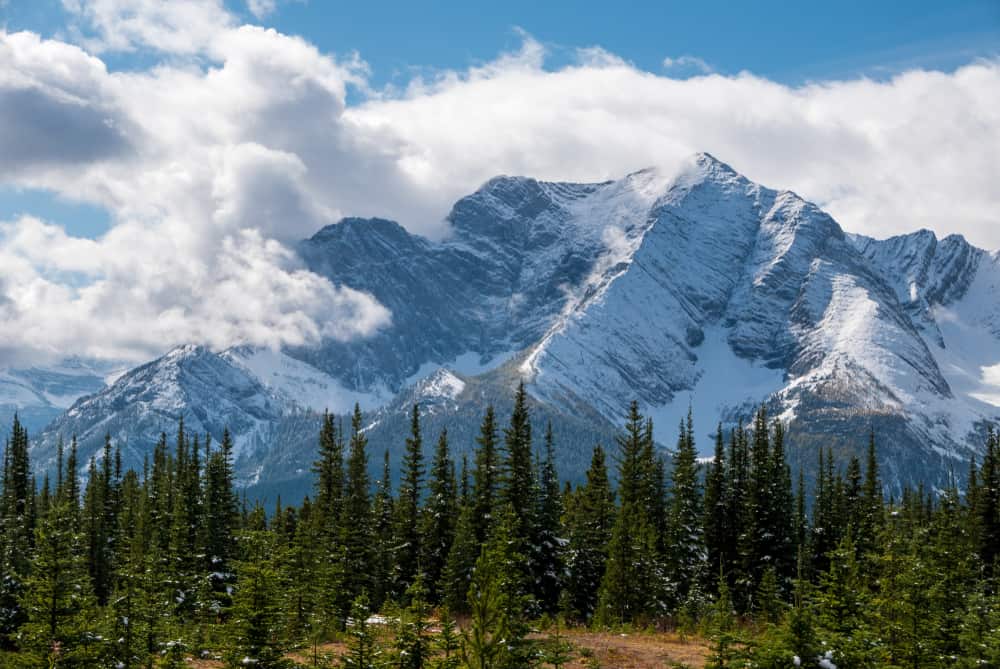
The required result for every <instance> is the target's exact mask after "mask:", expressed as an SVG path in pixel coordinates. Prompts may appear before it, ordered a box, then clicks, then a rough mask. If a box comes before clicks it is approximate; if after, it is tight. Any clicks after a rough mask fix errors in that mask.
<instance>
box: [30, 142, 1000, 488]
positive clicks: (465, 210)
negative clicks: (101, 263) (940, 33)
mask: <svg viewBox="0 0 1000 669" xmlns="http://www.w3.org/2000/svg"><path fill="white" fill-rule="evenodd" d="M448 223H449V224H450V234H449V235H448V236H447V237H446V238H445V239H444V240H442V241H431V240H428V239H425V238H423V237H419V236H416V235H413V234H410V233H409V232H407V231H406V229H405V228H403V227H402V226H400V225H398V224H397V223H394V222H391V221H386V220H381V219H357V218H348V219H344V220H342V221H340V222H339V223H336V224H334V225H331V226H328V227H326V228H323V229H322V230H320V231H318V232H317V233H316V234H315V235H314V236H313V237H311V238H309V239H307V240H303V241H302V242H301V243H300V244H299V245H298V247H297V251H298V253H299V255H300V256H301V258H302V260H303V262H304V263H305V264H306V266H307V267H308V268H309V269H311V270H312V271H313V272H316V273H318V274H321V275H323V276H325V277H327V278H329V279H330V280H331V281H332V282H333V283H335V284H338V285H347V286H350V287H352V288H354V289H357V290H361V291H364V292H367V293H369V294H371V295H372V296H373V297H375V298H376V299H377V300H378V301H379V302H381V303H382V304H383V305H385V306H386V307H387V308H389V309H390V310H391V311H392V322H391V324H390V325H389V326H387V327H386V328H384V329H383V330H381V331H379V332H377V333H376V334H375V335H373V336H371V337H369V338H367V339H363V340H357V341H353V342H347V343H343V342H337V341H333V340H330V341H324V342H323V343H322V344H321V345H319V346H315V347H309V348H291V349H288V350H285V351H282V352H269V351H261V350H255V349H251V348H246V347H241V348H236V349H231V350H229V351H224V352H221V353H212V352H210V351H207V350H205V349H200V348H197V347H184V348H182V349H178V350H177V351H173V352H171V353H170V354H168V355H167V356H166V357H164V358H162V359H160V360H158V361H155V362H153V363H150V364H149V365H146V366H144V367H140V368H138V369H136V370H133V371H131V372H129V373H128V374H126V375H125V376H123V377H122V378H121V379H119V380H118V381H117V382H116V383H114V384H113V385H111V386H110V387H109V388H107V389H106V390H104V391H102V392H101V393H99V394H97V395H95V396H93V397H90V398H86V399H83V400H80V401H79V402H78V403H77V404H76V405H74V406H73V407H72V408H71V409H70V410H69V411H68V412H67V413H66V414H65V415H64V416H62V417H61V418H59V419H58V420H57V421H56V422H54V423H53V424H52V426H51V427H50V428H49V429H48V430H47V431H46V432H45V434H44V435H43V436H42V439H41V441H40V444H41V445H40V446H39V447H38V448H39V449H40V453H41V452H49V453H50V452H51V449H52V448H53V446H52V445H53V444H54V443H55V441H56V439H57V438H58V435H60V434H61V435H68V434H70V433H71V432H76V433H77V434H79V435H83V434H84V433H86V435H87V436H86V440H87V442H86V443H87V444H88V445H89V444H92V443H96V440H97V438H98V436H99V435H100V436H103V433H104V432H106V431H108V430H109V429H110V430H111V432H112V436H113V437H118V438H120V439H126V438H127V439H128V440H129V444H130V447H133V448H134V449H135V456H138V455H139V454H140V453H142V452H144V451H145V450H147V449H148V448H149V445H150V444H151V443H152V442H151V440H152V439H153V438H154V437H155V435H156V434H158V433H159V431H160V430H164V429H168V430H172V429H173V427H170V424H171V423H172V422H173V421H176V418H177V417H178V416H179V415H181V414H182V413H183V414H184V415H185V419H186V421H187V424H188V425H189V426H191V427H192V428H195V429H198V430H200V431H203V432H204V431H208V432H210V433H212V434H213V435H216V438H217V433H218V432H219V431H220V430H221V427H222V426H223V425H227V424H228V425H229V427H230V429H231V430H232V431H233V432H234V434H236V435H237V437H238V440H239V444H240V448H239V453H240V457H241V458H242V459H243V465H242V468H241V472H243V474H242V475H243V476H244V480H245V481H247V482H251V483H255V484H256V485H258V486H260V485H265V484H267V481H268V480H272V481H275V485H276V486H278V488H280V489H282V490H286V491H289V490H291V491H294V490H299V493H300V494H301V488H302V485H303V481H304V480H305V479H306V478H307V477H308V471H309V470H308V468H309V462H311V458H312V457H313V456H312V449H313V442H314V440H315V435H314V434H310V433H309V430H310V429H311V427H310V426H311V425H313V424H314V423H315V421H316V419H317V414H318V412H320V411H322V410H323V409H330V410H331V411H334V412H335V413H344V412H346V410H347V409H348V408H349V407H350V406H351V405H352V404H353V402H354V401H358V402H360V403H361V404H362V406H363V408H365V409H368V410H369V417H370V422H369V424H368V425H367V427H368V429H369V435H370V439H371V443H372V460H373V468H375V467H376V466H377V464H378V463H377V462H375V461H376V460H378V459H379V458H378V455H379V454H380V452H381V450H382V449H385V448H388V449H389V450H390V451H393V452H396V449H398V444H397V442H401V440H402V436H403V435H404V434H405V431H406V425H407V422H406V419H405V416H406V412H407V411H408V410H409V407H410V406H411V405H412V404H413V403H414V402H420V403H421V404H422V405H425V406H426V408H427V411H428V413H429V414H430V416H429V418H428V421H425V425H426V426H427V428H428V435H427V442H428V448H430V444H431V443H432V442H433V440H434V437H435V436H436V435H435V433H436V431H437V429H438V428H439V427H445V426H446V427H448V429H449V432H450V433H451V434H452V437H453V443H456V444H457V445H458V446H459V447H460V449H467V448H469V447H470V445H471V439H472V436H473V435H474V433H475V429H476V427H477V426H478V422H479V419H480V417H481V412H482V407H483V405H484V404H485V403H486V402H488V401H493V402H495V403H496V404H497V405H498V410H500V409H502V408H503V407H506V404H504V402H505V399H504V398H509V397H510V396H511V394H512V389H513V387H514V386H515V385H516V383H517V382H518V381H519V380H524V381H525V382H526V383H527V385H528V391H529V393H530V395H531V396H532V398H533V402H534V407H535V411H536V418H537V419H538V422H539V427H541V425H542V424H543V423H544V422H547V421H551V422H552V423H553V425H554V426H555V429H556V434H557V439H558V440H559V448H560V454H561V457H562V459H563V464H564V465H565V466H566V467H567V470H566V471H565V473H566V474H567V475H568V476H572V477H576V476H578V475H579V474H580V473H581V472H582V469H583V467H582V466H580V468H579V470H577V469H576V466H577V464H578V463H583V462H584V461H585V460H584V459H582V455H581V454H585V453H587V452H589V449H590V446H591V445H592V442H593V441H595V440H601V441H603V442H608V441H609V440H610V439H611V438H612V435H613V431H614V426H615V425H617V424H619V423H620V420H621V416H622V415H623V412H624V410H625V408H626V405H627V403H628V402H629V401H630V400H631V399H633V398H635V399H638V400H639V401H640V403H641V404H642V407H643V410H644V411H645V412H646V413H648V414H649V415H651V416H652V417H653V418H654V419H655V422H656V424H657V425H658V437H659V439H660V441H661V442H663V443H671V442H672V440H673V438H674V429H675V426H676V424H677V422H678V421H679V420H680V419H681V418H682V417H683V416H684V415H685V414H686V413H687V411H688V409H689V407H691V408H693V410H694V415H695V418H696V429H697V436H698V439H699V444H700V445H701V447H702V450H703V451H704V452H707V451H708V450H709V448H710V435H711V433H713V432H714V429H715V426H716V424H717V422H718V421H723V422H724V423H726V424H732V423H735V422H736V421H737V420H739V419H740V418H747V417H748V416H749V415H750V413H751V411H752V408H753V406H755V405H758V404H760V403H762V402H763V403H766V404H767V405H768V407H769V410H770V411H771V413H772V415H773V416H776V417H779V418H780V419H781V420H782V421H783V422H785V423H786V425H787V426H788V428H789V453H790V456H791V459H792V465H793V467H795V468H798V467H800V466H801V467H802V468H804V469H805V470H806V471H807V472H808V471H809V470H810V469H811V468H812V467H813V466H814V463H815V460H816V451H817V449H818V447H819V446H821V445H822V446H824V447H826V446H829V447H832V448H835V449H836V450H837V451H838V452H840V453H841V454H842V455H846V454H847V453H849V452H857V451H858V450H859V449H861V448H863V447H864V445H865V444H866V443H867V436H868V433H869V432H870V431H871V430H874V431H875V432H876V434H877V435H878V439H879V444H880V458H881V460H882V463H883V471H884V473H885V476H886V481H887V483H888V484H889V485H890V486H892V487H898V486H899V485H901V484H903V483H904V482H908V481H914V480H921V481H926V482H928V483H929V484H931V485H935V484H938V485H939V484H941V483H943V482H944V481H945V480H946V479H947V477H948V475H949V472H950V471H951V470H952V469H954V470H956V471H957V472H959V473H962V472H964V471H965V466H964V461H966V460H967V459H968V457H969V456H970V455H971V454H972V453H974V452H976V450H977V449H978V448H979V444H981V443H982V434H983V432H984V430H985V429H986V426H987V425H988V424H989V423H991V422H994V421H996V420H997V419H998V418H1000V408H998V406H1000V257H998V256H997V255H996V254H991V253H988V252H986V251H983V250H980V249H976V248H975V247H973V246H971V245H970V244H968V243H967V242H966V241H965V240H964V239H962V238H961V237H948V238H945V239H943V240H938V239H937V238H936V237H935V236H934V235H933V234H932V233H929V232H926V231H921V232H917V233H914V234H912V235H905V236H902V237H896V238H892V239H888V240H874V239H870V238H867V237H863V236H858V235H849V234H846V233H845V232H844V231H843V230H842V228H841V227H840V226H839V225H838V223H837V222H836V221H834V220H833V219H832V218H831V217H830V216H829V215H828V214H826V213H825V212H823V211H822V210H821V209H820V208H819V207H817V206H816V205H814V204H812V203H809V202H807V201H805V200H803V199H802V198H800V197H799V196H797V195H796V194H794V193H791V192H788V191H776V190H771V189H768V188H765V187H763V186H761V185H759V184H756V183H754V182H752V181H750V180H748V179H747V178H746V177H744V176H742V175H740V174H739V173H737V172H736V171H735V170H733V169H732V168H731V167H729V166H728V165H726V164H724V163H722V162H721V161H718V160H716V159H715V158H713V157H712V156H709V155H707V154H700V155H698V156H695V157H693V158H692V159H691V160H690V161H689V162H688V164H687V165H686V166H685V167H684V168H683V169H682V170H681V171H680V172H679V173H677V174H665V173H663V172H662V171H659V170H655V169H649V170H642V171H639V172H635V173H633V174H630V175H627V176H625V177H624V178H622V179H619V180H616V181H608V182H603V183H596V184H571V183H549V182H543V181H537V180H534V179H530V178H523V177H497V178H495V179H492V180H490V181H488V182H487V183H486V184H484V185H483V186H482V187H481V188H480V189H479V190H478V191H476V192H475V193H473V194H472V195H469V196H467V197H465V198H463V199H461V200H459V201H458V202H457V203H456V204H455V205H454V207H453V209H452V211H451V213H450V214H449V216H448ZM506 401H507V402H508V403H509V399H508V400H506ZM500 413H501V421H502V420H504V419H505V416H504V415H503V412H502V410H501V411H500ZM275 489H277V488H275Z"/></svg>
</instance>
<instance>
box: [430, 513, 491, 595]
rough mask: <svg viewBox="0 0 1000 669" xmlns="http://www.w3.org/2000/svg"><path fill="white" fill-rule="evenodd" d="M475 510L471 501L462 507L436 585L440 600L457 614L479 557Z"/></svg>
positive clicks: (479, 544) (467, 590)
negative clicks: (439, 578)
mask: <svg viewBox="0 0 1000 669" xmlns="http://www.w3.org/2000/svg"><path fill="white" fill-rule="evenodd" d="M475 513H476V511H475V507H474V506H473V504H472V503H471V502H470V503H469V504H466V505H465V506H463V507H461V509H460V510H459V513H458V520H457V522H456V525H455V538H454V540H453V541H452V544H451V549H450V550H449V551H448V560H447V562H446V563H445V567H444V571H443V573H442V574H441V582H440V584H439V585H438V591H439V593H440V597H441V600H442V601H443V602H444V604H445V605H446V606H447V607H448V608H449V609H451V610H452V611H456V612H465V611H466V608H465V607H466V594H467V593H468V592H469V585H470V583H471V582H472V571H473V569H474V568H475V565H476V560H477V559H478V558H479V553H480V547H481V545H482V544H481V543H480V542H479V540H478V539H477V538H476V522H475V520H476V519H475V516H474V514H475Z"/></svg>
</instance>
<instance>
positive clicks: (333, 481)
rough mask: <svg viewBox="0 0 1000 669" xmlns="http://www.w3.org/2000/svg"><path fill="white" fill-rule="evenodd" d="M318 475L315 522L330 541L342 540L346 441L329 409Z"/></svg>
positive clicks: (315, 470)
mask: <svg viewBox="0 0 1000 669" xmlns="http://www.w3.org/2000/svg"><path fill="white" fill-rule="evenodd" d="M312 471H313V474H314V475H315V476H316V483H315V491H316V502H315V506H316V513H315V514H314V516H313V519H314V520H313V522H315V523H316V524H317V525H318V526H319V527H320V529H321V531H322V532H323V534H324V535H325V536H326V537H328V540H330V541H339V539H340V537H339V527H340V521H341V517H342V514H343V498H344V444H343V440H342V438H341V435H340V433H339V431H338V429H337V424H336V423H335V422H334V419H333V416H332V415H331V414H330V413H329V412H324V414H323V426H322V428H321V429H320V435H319V457H318V458H317V460H316V461H315V462H314V463H313V469H312Z"/></svg>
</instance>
